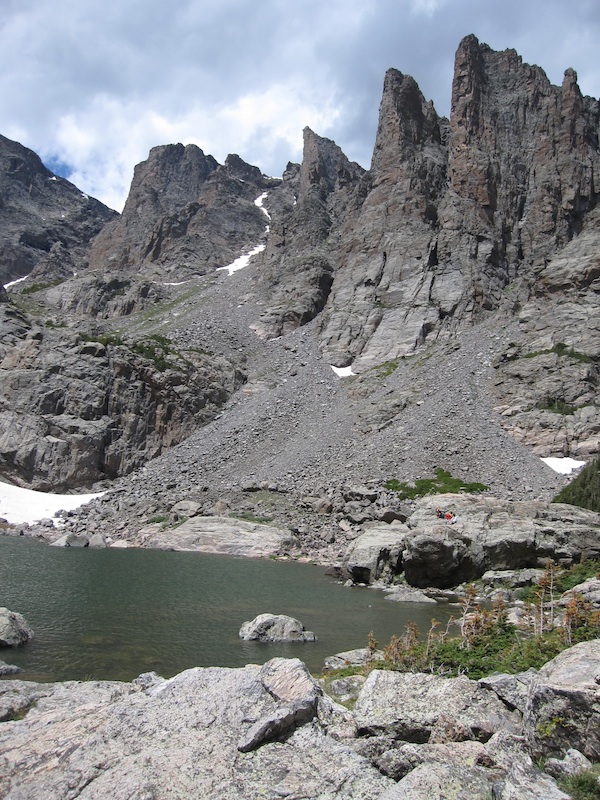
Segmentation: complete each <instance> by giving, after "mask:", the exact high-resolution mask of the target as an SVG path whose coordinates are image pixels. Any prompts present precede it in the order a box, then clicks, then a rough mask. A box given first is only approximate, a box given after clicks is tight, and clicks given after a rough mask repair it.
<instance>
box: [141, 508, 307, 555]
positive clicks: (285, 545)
mask: <svg viewBox="0 0 600 800" xmlns="http://www.w3.org/2000/svg"><path fill="white" fill-rule="evenodd" d="M139 543H140V544H142V545H143V546H144V547H153V548H156V549H158V550H193V551H196V552H200V553H221V554H223V555H231V556H244V557H247V558H266V557H268V556H272V555H277V554H278V553H280V552H282V551H286V550H288V549H293V548H294V547H295V545H296V538H295V537H294V536H293V534H292V533H291V532H290V531H285V530H283V529H281V528H275V527H273V526H271V525H262V524H260V523H256V522H246V521H245V520H236V519H233V518H232V517H198V516H196V517H192V518H191V519H188V520H186V521H185V522H183V523H182V524H181V525H179V526H177V527H176V528H172V529H168V528H167V529H163V528H162V527H161V526H160V525H149V526H147V527H145V528H142V529H141V530H140V533H139Z"/></svg>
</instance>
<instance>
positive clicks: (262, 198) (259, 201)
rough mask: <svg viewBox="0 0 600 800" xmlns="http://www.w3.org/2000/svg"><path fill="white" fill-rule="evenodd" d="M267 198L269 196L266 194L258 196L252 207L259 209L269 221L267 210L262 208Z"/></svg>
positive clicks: (269, 216)
mask: <svg viewBox="0 0 600 800" xmlns="http://www.w3.org/2000/svg"><path fill="white" fill-rule="evenodd" d="M268 196H269V193H268V192H263V193H262V194H261V195H260V197H257V198H256V200H255V201H254V205H255V206H256V207H257V208H260V210H261V211H262V212H263V214H264V215H265V216H266V218H267V219H271V215H270V214H269V212H268V211H267V209H266V208H265V207H264V202H265V200H266V199H267V197H268Z"/></svg>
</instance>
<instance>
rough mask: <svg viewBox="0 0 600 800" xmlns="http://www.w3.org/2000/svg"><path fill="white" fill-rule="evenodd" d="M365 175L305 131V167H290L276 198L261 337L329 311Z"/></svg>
mask: <svg viewBox="0 0 600 800" xmlns="http://www.w3.org/2000/svg"><path fill="white" fill-rule="evenodd" d="M363 175H364V170H363V169H362V167H360V166H359V165H358V164H356V163H354V162H350V161H349V160H348V159H347V158H346V156H345V155H344V154H343V153H342V151H341V150H340V148H339V147H338V146H337V145H336V144H335V142H332V141H331V140H329V139H325V138H323V137H321V136H318V135H317V134H315V133H314V132H313V131H311V130H310V128H305V129H304V153H303V160H302V165H301V166H300V168H299V169H298V168H297V167H296V166H294V165H288V168H287V170H286V171H285V172H284V175H283V182H282V185H281V187H280V188H278V189H277V190H276V191H275V192H273V193H272V199H271V197H270V207H271V206H272V209H273V218H272V223H271V230H270V234H269V240H268V243H267V249H266V251H265V255H264V257H263V264H262V268H261V272H260V276H259V278H258V281H257V284H258V289H259V291H261V292H263V293H266V295H267V297H268V298H269V303H268V309H266V310H265V311H264V312H262V313H261V316H260V319H259V320H258V321H257V322H256V323H255V324H254V325H253V328H254V329H255V330H256V332H257V333H258V334H259V335H260V336H262V337H265V338H273V337H276V336H281V335H282V334H285V333H289V332H290V331H293V330H294V329H295V328H297V327H299V326H301V325H304V324H306V323H307V322H310V320H312V319H314V317H316V316H317V314H319V312H321V311H322V310H323V309H324V308H325V306H326V304H327V303H328V300H329V293H330V289H331V285H332V281H333V278H334V264H335V259H336V250H337V248H338V247H339V243H340V236H341V231H340V225H341V222H342V220H343V219H344V218H345V215H346V214H347V213H350V211H351V210H352V209H353V208H354V207H355V205H356V199H355V194H356V192H357V191H359V187H360V185H361V180H362V177H363Z"/></svg>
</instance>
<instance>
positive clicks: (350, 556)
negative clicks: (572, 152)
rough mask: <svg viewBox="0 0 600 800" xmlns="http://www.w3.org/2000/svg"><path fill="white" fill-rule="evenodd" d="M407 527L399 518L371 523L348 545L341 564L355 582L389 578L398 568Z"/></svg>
mask: <svg viewBox="0 0 600 800" xmlns="http://www.w3.org/2000/svg"><path fill="white" fill-rule="evenodd" d="M409 534H410V531H409V530H408V528H407V527H406V526H405V525H403V524H402V523H400V522H393V523H392V524H390V525H388V524H374V525H372V526H371V527H369V529H368V530H367V531H365V533H363V534H362V535H361V536H359V537H358V538H357V539H356V540H355V541H354V542H352V544H351V545H350V546H349V548H348V550H347V551H346V554H345V556H344V561H343V564H342V568H343V570H344V572H345V573H346V574H347V575H349V576H350V577H351V578H352V580H353V581H354V583H374V582H375V581H377V580H380V579H386V578H387V579H388V580H389V579H391V578H392V577H393V576H394V575H396V574H398V573H399V572H400V571H401V564H402V551H403V548H404V542H405V539H406V537H407V536H408V535H409Z"/></svg>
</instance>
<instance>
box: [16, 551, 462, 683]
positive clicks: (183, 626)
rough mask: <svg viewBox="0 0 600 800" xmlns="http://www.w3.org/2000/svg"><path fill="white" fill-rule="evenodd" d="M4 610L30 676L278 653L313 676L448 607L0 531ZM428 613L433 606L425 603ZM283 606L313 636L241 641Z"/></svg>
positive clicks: (79, 675)
mask: <svg viewBox="0 0 600 800" xmlns="http://www.w3.org/2000/svg"><path fill="white" fill-rule="evenodd" d="M0 606H6V607H7V608H9V609H11V611H18V612H19V613H21V614H23V616H24V617H25V618H26V619H27V621H28V622H29V624H30V625H31V627H32V628H33V630H34V638H33V639H32V640H31V642H29V643H28V644H27V645H25V646H24V647H22V648H4V649H2V650H0V659H2V660H3V661H6V662H8V663H11V664H17V665H18V666H20V667H22V668H23V669H24V670H25V673H21V674H20V675H18V676H16V677H19V678H24V679H27V680H38V681H49V680H82V679H88V680H91V679H106V680H109V679H110V680H131V679H132V678H135V677H136V676H137V675H139V674H140V673H142V672H147V671H149V670H155V671H156V672H158V673H159V674H160V675H163V676H164V677H170V676H172V675H175V674H176V673H177V672H180V671H181V670H183V669H187V668H188V667H194V666H201V667H205V666H224V667H238V666H243V665H244V664H249V663H259V664H260V663H264V662H265V661H267V660H268V659H270V658H273V657H274V656H286V657H289V658H293V657H298V658H301V659H302V660H303V661H304V662H305V663H306V664H307V666H308V667H309V669H310V670H311V671H312V672H320V671H321V668H322V666H323V659H324V658H325V657H326V656H328V655H333V654H334V653H338V652H341V651H343V650H349V649H352V648H355V647H365V646H366V644H367V635H368V633H369V631H373V632H374V634H375V637H376V638H377V639H378V640H379V642H381V643H387V641H388V640H389V638H390V636H391V635H392V634H393V633H397V634H401V633H402V632H403V630H404V625H405V624H406V622H408V621H409V620H412V619H414V620H415V621H416V622H417V623H418V624H419V626H420V627H421V629H422V630H424V631H425V630H427V629H428V628H429V624H430V620H431V617H432V616H435V617H436V618H437V619H438V620H440V621H442V622H444V621H445V620H446V619H447V618H448V616H449V615H450V609H448V608H446V607H444V606H430V605H421V604H414V603H407V604H400V603H394V602H391V601H388V600H385V596H384V594H383V593H382V592H380V591H377V590H374V589H367V588H358V587H357V588H346V587H343V586H341V585H340V584H338V583H336V582H335V581H334V580H332V579H331V578H329V577H327V576H325V570H324V568H323V567H315V566H311V565H307V564H297V563H293V562H277V561H270V560H250V559H236V558H227V557H221V556H211V555H204V554H200V553H172V552H165V551H158V550H138V549H130V550H117V549H114V550H113V549H107V550H90V549H89V548H85V549H80V548H58V547H48V546H47V545H45V544H41V543H39V542H36V541H34V540H31V539H26V538H12V537H6V536H0ZM432 609H433V611H432ZM265 612H270V613H274V614H290V615H291V616H293V617H296V618H298V619H300V620H301V621H302V622H303V623H304V625H305V626H306V628H308V629H309V630H312V631H314V632H315V634H316V635H317V638H318V642H316V643H306V644H260V643H257V642H242V641H241V640H240V639H239V638H238V631H239V628H240V625H241V624H242V623H243V622H244V621H245V620H249V619H253V618H254V617H255V616H256V615H257V614H262V613H265Z"/></svg>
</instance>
